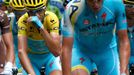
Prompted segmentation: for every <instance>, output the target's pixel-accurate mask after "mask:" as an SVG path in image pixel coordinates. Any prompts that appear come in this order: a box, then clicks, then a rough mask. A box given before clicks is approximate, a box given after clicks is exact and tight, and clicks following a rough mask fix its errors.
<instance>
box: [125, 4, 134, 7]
mask: <svg viewBox="0 0 134 75" xmlns="http://www.w3.org/2000/svg"><path fill="white" fill-rule="evenodd" d="M125 7H126V8H134V5H132V4H125Z"/></svg>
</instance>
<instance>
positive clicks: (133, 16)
mask: <svg viewBox="0 0 134 75" xmlns="http://www.w3.org/2000/svg"><path fill="white" fill-rule="evenodd" d="M126 15H127V21H128V26H129V27H131V26H133V25H134V7H133V8H130V7H126Z"/></svg>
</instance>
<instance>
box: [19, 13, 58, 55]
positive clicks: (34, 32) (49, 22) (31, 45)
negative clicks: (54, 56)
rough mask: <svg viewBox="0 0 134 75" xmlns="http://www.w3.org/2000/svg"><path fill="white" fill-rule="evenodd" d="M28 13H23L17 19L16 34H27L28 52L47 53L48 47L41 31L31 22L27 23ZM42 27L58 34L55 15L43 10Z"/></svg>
mask: <svg viewBox="0 0 134 75" xmlns="http://www.w3.org/2000/svg"><path fill="white" fill-rule="evenodd" d="M28 17H29V16H28V13H25V14H24V15H23V16H22V17H21V18H20V19H19V20H18V36H27V38H28V41H27V43H28V49H27V50H28V52H31V53H35V54H44V53H48V52H49V50H48V47H47V46H46V43H45V41H44V39H43V37H42V36H41V33H40V32H39V30H38V29H37V28H36V26H35V25H34V24H33V23H28V22H27V21H26V20H27V19H28ZM43 25H44V27H45V28H46V29H47V30H48V32H49V33H57V34H59V21H58V18H57V16H56V15H55V14H54V13H52V12H49V11H46V12H45V18H44V20H43Z"/></svg>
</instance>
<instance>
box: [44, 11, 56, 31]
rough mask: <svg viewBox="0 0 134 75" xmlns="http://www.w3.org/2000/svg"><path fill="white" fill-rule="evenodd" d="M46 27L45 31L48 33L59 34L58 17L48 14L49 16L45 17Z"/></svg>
mask: <svg viewBox="0 0 134 75" xmlns="http://www.w3.org/2000/svg"><path fill="white" fill-rule="evenodd" d="M45 20H46V25H47V29H48V31H49V32H50V33H51V32H55V33H58V34H59V19H58V17H57V16H56V15H55V14H54V13H52V12H49V15H48V16H46V19H45Z"/></svg>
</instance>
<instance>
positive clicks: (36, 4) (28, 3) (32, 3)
mask: <svg viewBox="0 0 134 75" xmlns="http://www.w3.org/2000/svg"><path fill="white" fill-rule="evenodd" d="M46 4H47V0H24V6H25V7H26V9H28V10H37V9H40V8H42V7H44V6H46Z"/></svg>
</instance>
